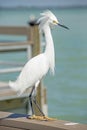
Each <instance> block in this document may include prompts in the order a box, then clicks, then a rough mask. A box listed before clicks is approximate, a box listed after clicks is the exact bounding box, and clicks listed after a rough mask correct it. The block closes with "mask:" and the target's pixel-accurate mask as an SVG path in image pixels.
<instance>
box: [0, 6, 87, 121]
mask: <svg viewBox="0 0 87 130" xmlns="http://www.w3.org/2000/svg"><path fill="white" fill-rule="evenodd" d="M42 11H43V10H41V9H16V10H15V9H13V10H12V9H8V10H6V9H4V10H3V9H0V25H26V24H27V21H29V16H30V15H33V14H34V15H35V16H36V17H38V16H39V13H40V12H42ZM52 11H53V12H54V13H55V14H56V16H57V17H58V19H59V21H60V22H61V23H62V24H65V25H66V26H68V27H69V28H70V30H65V29H63V28H60V27H58V28H57V27H56V28H55V29H54V30H52V35H53V39H54V44H55V52H56V68H55V76H54V77H53V76H50V75H49V74H48V75H47V76H46V78H45V79H44V84H45V86H46V87H47V91H48V107H49V115H50V116H52V117H57V118H58V119H64V120H70V121H74V122H80V123H87V36H86V35H87V29H86V26H87V9H86V8H85V9H63V10H61V9H60V10H58V9H52ZM3 38H4V40H5V41H7V40H8V39H9V38H10V39H11V40H13V39H16V40H17V41H20V40H25V39H26V38H25V37H8V36H6V37H4V36H0V40H1V41H2V40H3ZM17 55H18V56H19V57H20V58H19V59H18V56H17ZM3 59H4V60H8V59H9V60H14V61H17V62H18V61H21V62H26V60H27V59H26V53H13V54H12V55H10V53H8V54H0V60H3ZM3 67H4V66H0V68H3ZM17 75H18V73H16V74H14V75H12V74H10V75H5V76H4V75H1V76H0V80H9V79H16V76H17Z"/></svg>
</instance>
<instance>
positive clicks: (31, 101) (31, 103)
mask: <svg viewBox="0 0 87 130" xmlns="http://www.w3.org/2000/svg"><path fill="white" fill-rule="evenodd" d="M29 101H30V106H31V110H32V115H34V113H35V112H34V108H33V100H32V96H31V95H30V96H29Z"/></svg>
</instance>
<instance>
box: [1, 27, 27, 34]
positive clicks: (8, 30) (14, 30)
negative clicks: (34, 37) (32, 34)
mask: <svg viewBox="0 0 87 130" xmlns="http://www.w3.org/2000/svg"><path fill="white" fill-rule="evenodd" d="M28 28H29V26H0V34H1V35H2V34H4V35H28V34H29V32H28V31H29V29H28ZM27 30H28V31H27Z"/></svg>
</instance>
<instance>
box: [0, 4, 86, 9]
mask: <svg viewBox="0 0 87 130" xmlns="http://www.w3.org/2000/svg"><path fill="white" fill-rule="evenodd" d="M79 8H82V9H85V8H87V5H85V6H82V5H81V6H80V5H79V6H40V7H36V6H31V7H28V6H13V7H10V6H9V7H3V6H0V9H79Z"/></svg>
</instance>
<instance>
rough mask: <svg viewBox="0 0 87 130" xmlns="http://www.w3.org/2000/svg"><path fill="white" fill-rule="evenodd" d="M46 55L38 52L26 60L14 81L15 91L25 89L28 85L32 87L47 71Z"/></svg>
mask: <svg viewBox="0 0 87 130" xmlns="http://www.w3.org/2000/svg"><path fill="white" fill-rule="evenodd" d="M48 69H49V67H48V64H47V60H46V57H45V56H44V54H40V55H38V56H36V57H34V58H32V59H31V60H30V61H28V62H27V63H26V64H25V66H24V68H23V69H22V71H21V73H20V75H19V77H18V79H17V80H16V81H15V82H14V87H16V88H17V89H16V90H17V91H21V92H23V91H25V90H26V89H27V88H28V87H32V86H34V85H35V83H36V82H37V81H38V80H40V79H41V78H42V77H43V76H44V75H45V74H46V73H47V71H48Z"/></svg>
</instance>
